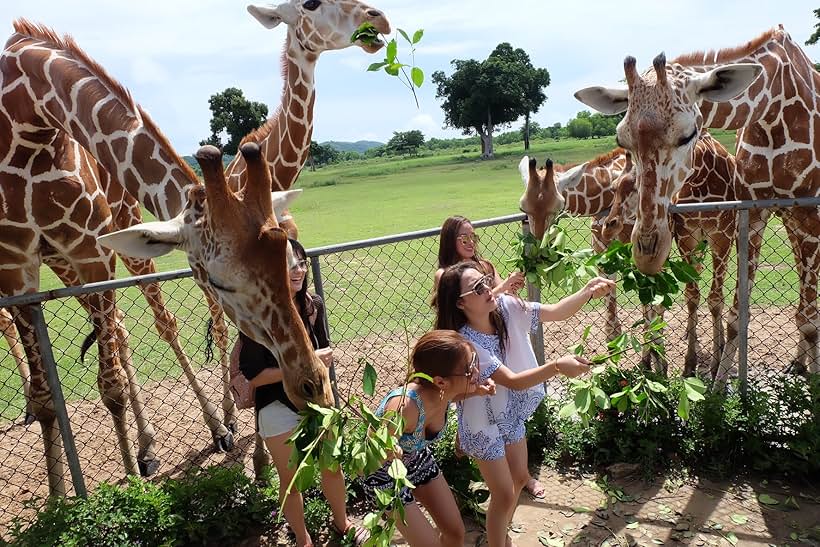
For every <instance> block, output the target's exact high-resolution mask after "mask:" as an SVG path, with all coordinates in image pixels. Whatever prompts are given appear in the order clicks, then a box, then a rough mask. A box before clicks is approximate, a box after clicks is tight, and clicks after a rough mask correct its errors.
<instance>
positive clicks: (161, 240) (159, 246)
mask: <svg viewBox="0 0 820 547" xmlns="http://www.w3.org/2000/svg"><path fill="white" fill-rule="evenodd" d="M183 227H184V221H183V215H179V216H178V217H176V218H173V219H171V220H166V221H162V222H145V223H143V224H137V225H135V226H131V227H130V228H126V229H125V230H119V231H117V232H111V233H110V234H105V235H102V236H98V237H97V241H98V242H99V244H100V245H102V246H103V247H106V248H108V249H111V250H112V251H115V252H117V253H119V254H122V255H125V256H133V257H135V258H155V257H157V256H162V255H164V254H168V253H170V252H171V251H173V250H174V249H176V248H178V247H179V246H180V245H181V244H182V241H183V239H182V229H183Z"/></svg>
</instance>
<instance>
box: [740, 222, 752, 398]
mask: <svg viewBox="0 0 820 547" xmlns="http://www.w3.org/2000/svg"><path fill="white" fill-rule="evenodd" d="M737 272H738V273H737V275H738V278H737V290H738V295H737V301H738V318H737V320H738V351H737V368H738V371H737V374H738V380H740V392H741V393H743V394H745V393H746V387H747V381H748V365H749V364H748V356H749V306H750V302H751V299H750V295H749V210H748V209H741V210H740V211H738V231H737Z"/></svg>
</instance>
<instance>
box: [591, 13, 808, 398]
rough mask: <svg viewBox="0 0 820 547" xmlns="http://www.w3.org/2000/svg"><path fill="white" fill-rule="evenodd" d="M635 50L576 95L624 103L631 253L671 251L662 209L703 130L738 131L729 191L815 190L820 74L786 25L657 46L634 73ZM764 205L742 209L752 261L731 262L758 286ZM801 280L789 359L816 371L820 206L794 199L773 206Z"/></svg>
mask: <svg viewBox="0 0 820 547" xmlns="http://www.w3.org/2000/svg"><path fill="white" fill-rule="evenodd" d="M635 65H636V61H635V59H634V58H633V57H627V58H626V60H625V61H624V72H625V74H626V82H627V89H623V88H620V89H608V88H603V87H592V88H586V89H583V90H580V91H578V92H577V93H576V94H575V96H576V97H577V98H578V99H579V100H580V101H581V102H584V103H585V104H587V105H589V106H591V107H593V108H595V109H596V110H599V111H601V112H603V113H609V114H613V113H618V112H623V111H626V115H625V117H624V119H623V121H622V122H621V123H620V124H619V125H618V130H617V133H618V140H619V142H620V144H621V145H623V146H624V147H625V148H628V149H630V150H632V151H633V153H634V154H635V164H636V177H637V179H638V189H639V190H638V192H639V198H638V199H639V207H638V214H637V223H636V225H635V229H634V231H633V233H632V241H633V242H635V246H634V253H633V254H634V258H635V261H636V264H637V265H638V267H639V268H640V269H641V270H642V271H645V272H647V273H654V272H657V271H658V269H659V267H660V265H662V264H663V261H664V260H665V258H666V255H667V254H668V252H669V247H670V241H671V235H670V231H669V226H668V223H667V222H666V217H667V211H666V209H667V207H668V205H669V203H670V199H671V197H672V195H674V193H675V192H676V191H677V190H678V189H679V188H680V186H681V185H682V184H683V181H684V180H685V178H686V176H687V175H688V173H689V171H690V169H691V163H692V149H693V147H694V142H693V141H694V140H695V136H696V135H698V134H699V132H700V129H701V128H702V127H709V128H724V129H737V130H738V143H737V153H736V163H737V178H738V181H737V184H736V187H735V190H736V192H737V198H738V199H742V200H747V199H767V198H799V197H807V196H817V195H818V194H820V172H819V171H818V167H819V166H820V161H818V155H819V154H820V140H818V137H820V135H818V131H820V108H819V107H818V104H817V100H816V97H817V92H818V88H820V73H818V72H817V71H816V70H814V65H813V63H812V62H811V61H810V59H809V58H808V57H807V56H806V54H805V53H804V52H803V50H802V49H801V48H800V46H799V45H798V44H797V43H796V42H795V41H794V40H793V39H792V38H791V36H789V34H788V33H787V32H786V31H785V30H784V29H783V27H782V26H779V27H777V28H773V29H771V30H769V31H767V32H765V33H763V34H762V35H761V36H759V37H757V38H755V39H754V40H752V41H750V42H749V43H747V44H745V45H743V46H740V47H737V48H732V49H723V50H718V51H711V52H697V53H692V54H688V55H683V56H681V57H678V58H677V59H675V60H674V61H673V62H672V63H671V64H667V62H666V58H665V56H664V55H663V54H661V55H659V56H658V57H656V58H655V60H654V61H653V69H650V70H649V71H647V72H646V73H645V74H644V75H643V76H641V75H640V74H639V73H638V71H637V69H636V66H635ZM770 215H771V211H769V210H757V209H752V210H750V211H749V221H750V225H749V230H750V243H749V262H748V264H745V265H744V264H739V265H738V267H739V268H741V267H746V268H747V270H748V272H749V286H750V290H751V286H752V285H753V283H754V278H755V273H756V270H757V263H758V259H759V255H760V249H761V245H762V240H763V231H764V229H765V226H766V223H767V221H768V219H769V217H770ZM780 216H781V217H782V219H783V224H784V226H785V228H786V231H787V233H788V235H789V240H790V242H791V244H792V250H793V252H794V256H795V261H796V263H797V268H798V274H799V278H800V288H799V293H800V298H799V302H798V304H797V311H796V314H795V323H796V326H797V330H798V333H799V342H798V346H797V348H796V351H795V353H794V357H793V365H794V366H795V368H806V367H807V368H808V369H809V370H810V371H812V372H820V351H818V312H817V281H818V270H819V269H820V240H819V239H818V238H819V236H820V212H818V208H816V207H798V208H793V209H789V210H783V211H781V212H780ZM737 317H738V295H737V292H735V301H734V304H733V306H732V309H731V311H730V313H729V319H728V329H727V336H726V346H725V349H724V352H723V357H722V358H721V363H720V365H719V368H718V374H717V376H716V379H715V381H716V383H717V385H721V384H723V383H725V381H726V378H727V376H728V374H729V373H730V371H731V369H732V368H733V366H734V358H735V353H736V351H737V348H738V334H739V333H738V322H737Z"/></svg>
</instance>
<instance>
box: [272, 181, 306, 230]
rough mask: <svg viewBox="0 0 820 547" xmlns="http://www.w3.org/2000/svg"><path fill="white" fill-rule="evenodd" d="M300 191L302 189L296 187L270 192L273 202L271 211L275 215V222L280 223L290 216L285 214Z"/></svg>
mask: <svg viewBox="0 0 820 547" xmlns="http://www.w3.org/2000/svg"><path fill="white" fill-rule="evenodd" d="M301 193H302V189H301V188H298V189H296V190H286V191H284V192H271V194H270V196H271V201H272V202H273V213H274V214H275V215H276V222H278V223H280V224H281V223H282V222H284V221H286V220H290V219H291V218H292V217H291V216H290V215H288V214H286V212H287V210H288V208H289V207H290V204H291V203H293V200H295V199H296V198H298V197H299V195H300V194H301Z"/></svg>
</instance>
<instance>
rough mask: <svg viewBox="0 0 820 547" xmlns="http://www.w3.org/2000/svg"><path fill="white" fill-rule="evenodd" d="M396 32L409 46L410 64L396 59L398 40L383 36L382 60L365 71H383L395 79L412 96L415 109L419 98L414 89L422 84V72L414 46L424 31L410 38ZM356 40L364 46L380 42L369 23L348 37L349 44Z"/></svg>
mask: <svg viewBox="0 0 820 547" xmlns="http://www.w3.org/2000/svg"><path fill="white" fill-rule="evenodd" d="M396 30H397V31H398V33H399V34H400V35H401V36H402V38H404V40H405V41H406V42H407V43H408V44H409V45H410V64H405V63H402V62H401V61H400V60H399V58H398V50H399V44H398V39H397V38H392V39H390V40H387V37H385V36H383V39H384V41H385V42H386V43H387V48H386V51H385V57H384V60H382V61H380V62H378V63H373V64H371V65H370V66H369V67H367V70H368V72H376V71H378V70H384V71H385V72H386V73H387V74H389V75H390V76H395V77H397V78H398V79H399V81H400V82H401V83H402V84H404V86H405V87H407V88H408V89H409V90H410V92H411V93H412V94H413V99H414V100H415V101H416V108H419V98H418V96H417V95H416V88H420V87H421V86H422V84H424V71H423V70H422V69H421V68H419V67H417V66H416V44H418V43H419V42H420V41H421V39H422V37H423V36H424V30H423V29H419V30H417V31H416V32H414V33H413V37H412V38H411V37H410V35H409V34H407V32H405V31H404V30H402V29H396ZM356 40H359V41H361V42H362V43H364V44H373V43H376V42H377V41H378V40H380V38H379V32H378V31H377V30H376V27H374V26H373V25H372V24H371V23H362V25H361V26H360V27H359V28H358V29H356V31H355V32H354V33H353V35H352V36H351V37H350V41H351V42H355V41H356ZM408 70H409V71H410V73H409V74H408V73H407V71H408Z"/></svg>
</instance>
